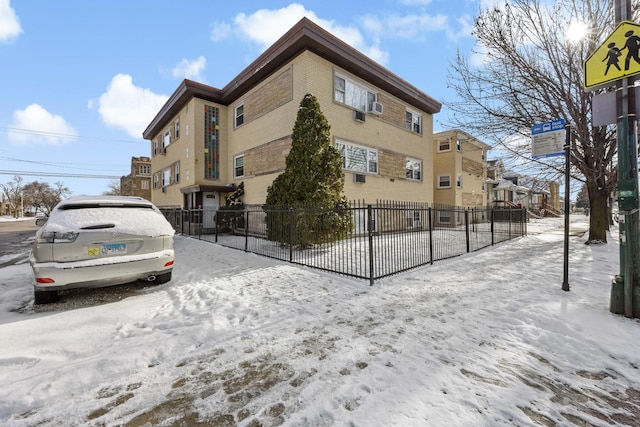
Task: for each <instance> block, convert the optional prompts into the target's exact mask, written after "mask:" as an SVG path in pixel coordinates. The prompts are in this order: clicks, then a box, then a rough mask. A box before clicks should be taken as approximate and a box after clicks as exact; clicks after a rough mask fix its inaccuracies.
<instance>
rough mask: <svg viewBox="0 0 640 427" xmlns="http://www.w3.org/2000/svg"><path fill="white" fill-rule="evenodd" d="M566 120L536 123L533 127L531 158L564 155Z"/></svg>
mask: <svg viewBox="0 0 640 427" xmlns="http://www.w3.org/2000/svg"><path fill="white" fill-rule="evenodd" d="M564 124H565V122H564V119H558V120H554V121H551V122H545V123H536V124H535V125H533V126H531V157H532V158H534V159H539V158H542V157H552V156H561V155H563V154H564V143H565V129H564Z"/></svg>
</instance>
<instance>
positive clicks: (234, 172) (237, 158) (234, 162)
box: [233, 154, 244, 178]
mask: <svg viewBox="0 0 640 427" xmlns="http://www.w3.org/2000/svg"><path fill="white" fill-rule="evenodd" d="M239 159H242V175H237V174H236V171H237V169H238V163H237V162H238V160H239ZM243 176H244V154H238V155H237V156H234V157H233V177H234V178H242V177H243Z"/></svg>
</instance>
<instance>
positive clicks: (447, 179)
mask: <svg viewBox="0 0 640 427" xmlns="http://www.w3.org/2000/svg"><path fill="white" fill-rule="evenodd" d="M438 188H451V175H438Z"/></svg>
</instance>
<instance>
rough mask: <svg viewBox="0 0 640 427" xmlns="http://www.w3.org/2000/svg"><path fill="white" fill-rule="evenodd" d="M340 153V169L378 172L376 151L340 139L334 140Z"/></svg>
mask: <svg viewBox="0 0 640 427" xmlns="http://www.w3.org/2000/svg"><path fill="white" fill-rule="evenodd" d="M336 148H337V149H338V150H339V151H340V154H341V155H342V169H346V170H349V171H354V172H369V173H375V174H377V173H378V151H377V150H372V149H369V148H365V147H360V146H357V145H353V144H348V143H346V142H342V141H336Z"/></svg>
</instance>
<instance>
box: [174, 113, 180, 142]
mask: <svg viewBox="0 0 640 427" xmlns="http://www.w3.org/2000/svg"><path fill="white" fill-rule="evenodd" d="M173 129H174V132H173V133H174V135H175V139H178V138H180V117H178V118H177V119H176V121H175V123H174V124H173Z"/></svg>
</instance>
